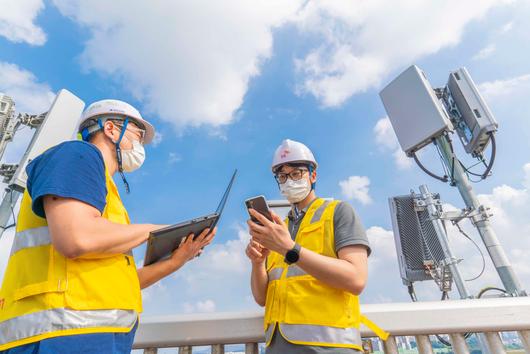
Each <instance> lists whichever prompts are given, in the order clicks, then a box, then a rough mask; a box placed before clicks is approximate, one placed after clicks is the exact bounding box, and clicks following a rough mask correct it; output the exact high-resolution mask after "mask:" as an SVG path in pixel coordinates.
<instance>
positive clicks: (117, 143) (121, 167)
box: [115, 118, 131, 194]
mask: <svg viewBox="0 0 530 354" xmlns="http://www.w3.org/2000/svg"><path fill="white" fill-rule="evenodd" d="M127 124H129V118H126V119H125V120H124V121H123V127H122V129H121V133H120V137H119V138H118V141H117V142H116V143H115V145H116V159H117V160H118V172H119V173H120V176H121V179H122V180H123V184H124V185H125V192H127V194H129V193H131V189H130V187H129V182H127V179H126V178H125V174H124V173H123V163H122V158H121V147H120V143H121V139H123V135H124V134H125V130H127Z"/></svg>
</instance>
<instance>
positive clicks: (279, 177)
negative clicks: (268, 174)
mask: <svg viewBox="0 0 530 354" xmlns="http://www.w3.org/2000/svg"><path fill="white" fill-rule="evenodd" d="M305 172H309V171H308V170H306V169H304V168H296V169H294V170H292V171H291V172H289V173H283V172H278V173H276V174H275V175H274V178H275V179H276V181H277V182H278V183H279V184H284V183H285V182H287V178H290V179H292V180H293V181H299V180H301V179H302V177H304V173H305Z"/></svg>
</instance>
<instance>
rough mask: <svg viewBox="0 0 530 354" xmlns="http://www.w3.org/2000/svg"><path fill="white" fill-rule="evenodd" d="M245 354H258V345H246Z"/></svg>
mask: <svg viewBox="0 0 530 354" xmlns="http://www.w3.org/2000/svg"><path fill="white" fill-rule="evenodd" d="M245 354H259V348H258V343H246V344H245Z"/></svg>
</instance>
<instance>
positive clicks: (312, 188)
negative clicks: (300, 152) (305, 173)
mask: <svg viewBox="0 0 530 354" xmlns="http://www.w3.org/2000/svg"><path fill="white" fill-rule="evenodd" d="M308 169H309V178H311V175H312V174H313V171H314V169H313V165H309V166H308ZM316 184H317V183H316V182H313V183H311V190H314V189H315V186H316Z"/></svg>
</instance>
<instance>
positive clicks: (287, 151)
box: [280, 150, 291, 159]
mask: <svg viewBox="0 0 530 354" xmlns="http://www.w3.org/2000/svg"><path fill="white" fill-rule="evenodd" d="M290 153H291V152H290V151H289V150H283V152H282V154H281V155H280V156H281V158H282V159H284V158H286V157H287V155H289V154H290Z"/></svg>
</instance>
